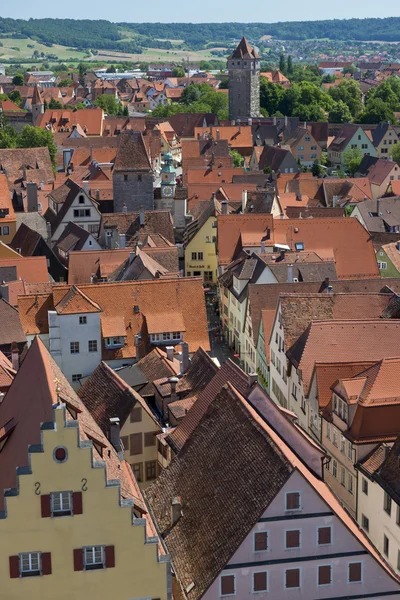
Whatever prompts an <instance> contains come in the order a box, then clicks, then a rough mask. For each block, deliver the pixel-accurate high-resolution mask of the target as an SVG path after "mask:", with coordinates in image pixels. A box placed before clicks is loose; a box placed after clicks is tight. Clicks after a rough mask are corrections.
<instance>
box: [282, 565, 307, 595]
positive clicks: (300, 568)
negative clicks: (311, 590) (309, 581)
mask: <svg viewBox="0 0 400 600" xmlns="http://www.w3.org/2000/svg"><path fill="white" fill-rule="evenodd" d="M294 569H298V571H299V586H298V587H286V571H293V570H294ZM302 571H303V570H302V567H298V566H297V565H295V564H294V565H293V567H288V568H287V569H284V571H283V588H284V589H285V590H301V584H302V580H303V572H302Z"/></svg>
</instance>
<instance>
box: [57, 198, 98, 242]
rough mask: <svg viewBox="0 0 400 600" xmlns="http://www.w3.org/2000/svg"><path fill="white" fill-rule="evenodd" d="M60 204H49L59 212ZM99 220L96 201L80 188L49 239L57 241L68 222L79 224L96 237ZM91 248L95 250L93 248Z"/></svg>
mask: <svg viewBox="0 0 400 600" xmlns="http://www.w3.org/2000/svg"><path fill="white" fill-rule="evenodd" d="M62 206H63V205H55V206H51V208H52V210H54V209H55V207H56V208H57V209H58V212H60V210H62ZM100 220H101V214H100V210H99V208H98V206H97V203H96V202H95V201H94V200H93V199H92V198H91V197H90V196H89V194H87V193H86V192H85V190H83V189H81V190H80V191H79V193H78V194H77V195H76V197H75V198H74V200H73V201H72V202H71V204H70V206H69V208H68V210H67V211H66V213H65V215H64V216H63V218H62V220H61V222H60V223H59V224H58V225H57V227H56V229H55V230H54V232H53V234H52V236H51V240H52V242H55V241H57V240H58V239H59V237H60V236H61V234H62V233H63V231H64V229H65V227H66V226H67V225H68V223H70V222H72V223H76V224H77V225H80V227H82V228H83V229H86V231H89V233H92V234H93V235H94V236H95V237H97V236H98V233H99V229H100ZM93 249H94V250H95V248H93Z"/></svg>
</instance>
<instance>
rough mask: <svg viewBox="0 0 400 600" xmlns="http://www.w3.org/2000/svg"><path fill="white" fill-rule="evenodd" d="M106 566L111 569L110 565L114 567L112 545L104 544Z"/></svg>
mask: <svg viewBox="0 0 400 600" xmlns="http://www.w3.org/2000/svg"><path fill="white" fill-rule="evenodd" d="M106 567H107V569H112V567H115V551H114V546H106Z"/></svg>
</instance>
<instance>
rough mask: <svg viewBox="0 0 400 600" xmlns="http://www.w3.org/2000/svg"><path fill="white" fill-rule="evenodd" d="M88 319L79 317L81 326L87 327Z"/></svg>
mask: <svg viewBox="0 0 400 600" xmlns="http://www.w3.org/2000/svg"><path fill="white" fill-rule="evenodd" d="M86 323H87V317H79V325H86Z"/></svg>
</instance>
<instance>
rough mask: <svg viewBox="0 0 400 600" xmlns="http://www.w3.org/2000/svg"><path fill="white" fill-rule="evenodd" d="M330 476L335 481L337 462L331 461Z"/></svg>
mask: <svg viewBox="0 0 400 600" xmlns="http://www.w3.org/2000/svg"><path fill="white" fill-rule="evenodd" d="M332 475H333V476H334V478H335V479H337V461H336V460H333V462H332Z"/></svg>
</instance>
